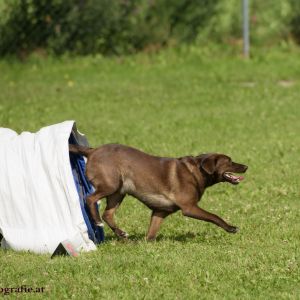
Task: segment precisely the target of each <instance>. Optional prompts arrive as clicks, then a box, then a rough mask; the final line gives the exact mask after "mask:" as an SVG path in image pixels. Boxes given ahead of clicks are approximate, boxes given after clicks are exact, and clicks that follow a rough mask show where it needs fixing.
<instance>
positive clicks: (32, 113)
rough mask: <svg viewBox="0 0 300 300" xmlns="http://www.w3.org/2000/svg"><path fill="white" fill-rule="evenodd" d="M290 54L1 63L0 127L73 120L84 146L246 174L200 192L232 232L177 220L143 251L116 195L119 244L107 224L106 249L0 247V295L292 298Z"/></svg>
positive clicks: (295, 155) (298, 87)
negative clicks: (128, 149)
mask: <svg viewBox="0 0 300 300" xmlns="http://www.w3.org/2000/svg"><path fill="white" fill-rule="evenodd" d="M299 55H300V53H299V52H296V51H290V52H289V51H287V50H285V51H283V50H282V51H265V52H263V51H260V52H259V53H256V54H255V55H254V57H253V58H252V59H251V60H248V61H246V60H243V59H241V58H239V57H237V56H233V55H230V54H223V53H222V52H218V51H216V52H215V53H214V52H213V51H212V52H211V53H210V52H209V51H201V50H199V49H197V48H189V49H181V50H178V51H172V50H169V51H165V52H162V53H161V54H156V55H138V56H134V57H128V58H110V59H106V58H102V57H101V56H96V57H87V58H61V59H51V58H47V59H45V58H42V59H40V58H36V57H33V58H31V59H30V60H29V61H27V62H25V63H20V62H16V61H11V62H10V63H9V62H5V61H2V62H0V126H3V127H9V128H12V129H15V130H16V131H18V132H21V131H23V130H26V131H36V130H38V129H39V128H41V127H43V126H46V125H50V124H54V123H58V122H61V121H64V120H68V119H73V120H76V121H77V125H78V128H79V130H80V131H82V132H83V133H85V134H86V135H87V137H88V139H89V141H90V143H91V145H92V146H97V145H100V144H104V143H110V142H118V143H123V144H127V145H131V146H134V147H137V148H140V149H142V150H144V151H146V152H149V153H152V154H156V155H160V156H174V157H176V156H177V157H179V156H183V155H190V154H192V155H197V154H199V153H205V152H220V153H226V154H228V155H230V156H231V157H232V158H233V160H235V161H238V162H241V163H245V164H247V165H248V166H249V169H248V172H247V174H246V179H245V181H244V182H242V183H241V184H240V185H238V186H232V185H230V184H226V183H223V184H219V185H217V186H214V187H211V188H209V189H208V190H207V191H206V193H205V194H204V196H203V198H202V201H201V202H200V206H201V207H203V208H205V209H207V210H209V211H211V212H213V213H216V214H218V215H220V216H221V217H223V218H224V219H225V220H227V221H228V222H229V223H231V224H233V225H236V226H238V227H239V228H240V232H239V233H237V234H235V235H232V234H228V233H226V232H225V231H223V230H222V229H220V228H218V227H216V226H215V225H213V224H209V223H205V222H201V221H197V220H193V219H188V218H185V217H183V216H182V215H181V213H180V212H178V213H176V214H174V215H171V216H170V217H168V218H167V219H166V220H165V222H164V224H163V225H162V228H161V230H160V232H159V235H158V239H157V241H156V242H153V243H147V242H146V241H145V240H144V237H145V234H146V231H147V227H148V224H149V219H150V210H148V208H146V207H145V206H143V205H142V204H141V203H140V202H138V201H137V200H135V199H133V198H131V197H126V198H125V200H124V202H123V204H122V206H121V207H120V209H119V211H118V212H117V221H118V223H119V225H120V227H121V228H123V229H124V230H126V231H127V232H128V233H129V234H130V237H129V239H128V241H119V240H118V239H117V238H116V237H115V236H114V235H113V234H112V233H111V231H110V230H109V229H107V228H106V235H107V239H106V242H105V243H104V244H102V245H100V246H99V247H98V249H97V251H95V252H93V253H85V254H82V255H81V256H80V257H79V258H76V259H74V258H70V257H60V258H56V259H52V260H51V259H50V257H49V255H36V254H31V253H20V252H13V251H3V250H0V268H1V271H0V287H19V286H21V285H26V286H28V287H33V288H35V287H45V293H43V294H29V293H24V294H18V295H17V296H19V297H20V298H22V299H23V298H24V299H42V298H49V299H300V272H299V264H300V250H299V249H300V197H299V196H300V189H299V187H300V184H299V181H300V59H299V57H300V56H299ZM104 202H105V201H103V203H104ZM15 296H16V294H14V295H12V297H15Z"/></svg>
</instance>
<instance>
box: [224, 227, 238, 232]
mask: <svg viewBox="0 0 300 300" xmlns="http://www.w3.org/2000/svg"><path fill="white" fill-rule="evenodd" d="M238 231H239V228H238V227H236V226H229V228H228V229H227V232H229V233H237V232H238Z"/></svg>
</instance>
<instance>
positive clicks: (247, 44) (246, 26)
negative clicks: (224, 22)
mask: <svg viewBox="0 0 300 300" xmlns="http://www.w3.org/2000/svg"><path fill="white" fill-rule="evenodd" d="M242 2H243V3H242V6H243V41H244V47H243V48H244V49H243V50H244V57H246V58H248V57H249V53H250V41H249V3H248V0H242Z"/></svg>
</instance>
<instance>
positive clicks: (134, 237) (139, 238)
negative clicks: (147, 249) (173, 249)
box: [105, 232, 222, 243]
mask: <svg viewBox="0 0 300 300" xmlns="http://www.w3.org/2000/svg"><path fill="white" fill-rule="evenodd" d="M220 240H222V238H221V237H220V234H210V233H207V232H205V233H203V232H200V233H194V232H185V233H182V234H177V235H164V234H161V235H159V236H158V237H157V238H156V240H155V242H164V241H167V242H172V241H173V242H181V243H187V242H193V241H194V242H200V243H202V242H204V243H205V242H207V241H209V242H210V243H211V242H218V241H219V242H221V241H220ZM115 241H118V242H123V243H126V242H130V243H140V242H144V241H146V236H145V234H142V233H133V234H130V235H129V236H128V238H127V239H120V238H118V237H116V236H115V235H113V234H107V235H106V236H105V242H115ZM148 242H149V243H151V241H148Z"/></svg>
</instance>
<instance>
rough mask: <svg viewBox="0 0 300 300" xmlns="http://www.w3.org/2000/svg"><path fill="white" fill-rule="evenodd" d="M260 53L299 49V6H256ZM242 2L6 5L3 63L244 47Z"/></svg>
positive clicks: (9, 0)
mask: <svg viewBox="0 0 300 300" xmlns="http://www.w3.org/2000/svg"><path fill="white" fill-rule="evenodd" d="M249 5H250V7H249V9H250V28H251V43H252V45H254V46H262V45H264V46H273V45H278V44H279V45H282V44H286V43H290V42H292V43H294V42H295V43H297V42H299V41H300V1H298V0H281V1H272V0H265V1H261V0H251V1H249ZM241 6H242V1H241V0H214V1H211V0H0V56H5V55H11V54H17V55H19V56H21V57H22V58H23V57H26V56H27V55H28V54H29V53H31V52H32V51H37V52H40V53H42V54H45V53H47V54H64V53H73V54H91V53H101V54H105V55H121V54H122V55H123V54H132V53H136V52H138V51H146V52H155V51H157V50H160V49H161V48H165V47H167V46H176V45H179V44H182V43H185V44H186V43H189V44H191V43H193V44H196V45H199V46H205V45H207V43H212V42H216V43H219V44H222V45H230V46H233V48H240V47H241V36H242V33H241V32H242V30H241V27H242V26H241V25H242V20H241V16H242V7H241Z"/></svg>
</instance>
